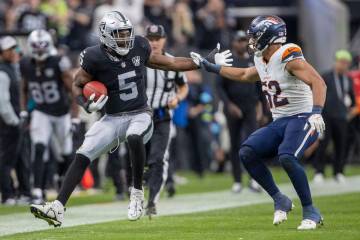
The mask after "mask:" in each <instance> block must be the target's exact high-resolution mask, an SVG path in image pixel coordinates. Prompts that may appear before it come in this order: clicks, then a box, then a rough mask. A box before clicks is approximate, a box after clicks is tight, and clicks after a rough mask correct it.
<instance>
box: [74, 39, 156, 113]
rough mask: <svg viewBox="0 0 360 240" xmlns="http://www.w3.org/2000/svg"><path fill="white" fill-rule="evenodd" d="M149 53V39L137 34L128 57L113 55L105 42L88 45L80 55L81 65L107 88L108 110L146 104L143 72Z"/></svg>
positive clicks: (132, 107) (127, 109) (112, 110)
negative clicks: (103, 43)
mask: <svg viewBox="0 0 360 240" xmlns="http://www.w3.org/2000/svg"><path fill="white" fill-rule="evenodd" d="M150 53H151V47H150V44H149V42H148V41H147V40H146V39H145V38H143V37H140V36H135V42H134V47H133V48H132V49H131V50H130V51H129V53H128V54H127V55H125V56H121V57H120V56H119V57H113V56H111V55H109V53H107V52H106V49H105V47H104V46H103V45H96V46H93V47H89V48H86V49H85V50H84V51H83V52H82V53H81V54H80V65H81V67H82V68H83V69H84V70H85V71H86V72H87V73H89V74H90V75H91V76H92V77H93V79H94V80H97V81H100V82H102V83H103V84H104V85H105V86H106V88H107V90H108V96H109V100H108V101H107V103H106V105H105V111H106V113H108V114H116V113H121V112H129V111H134V110H138V109H141V108H145V107H146V106H147V97H146V87H145V80H144V75H143V74H144V71H145V64H146V62H147V61H148V59H149V57H150Z"/></svg>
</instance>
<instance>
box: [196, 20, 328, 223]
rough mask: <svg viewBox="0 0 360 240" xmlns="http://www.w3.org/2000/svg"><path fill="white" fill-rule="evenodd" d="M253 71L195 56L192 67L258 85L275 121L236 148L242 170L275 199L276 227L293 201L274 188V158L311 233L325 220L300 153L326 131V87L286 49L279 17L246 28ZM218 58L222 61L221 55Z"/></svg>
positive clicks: (295, 49)
mask: <svg viewBox="0 0 360 240" xmlns="http://www.w3.org/2000/svg"><path fill="white" fill-rule="evenodd" d="M247 33H248V37H249V48H250V49H251V50H253V52H254V54H255V56H254V62H255V67H249V68H234V67H228V66H219V65H215V64H212V63H209V62H208V61H206V60H205V59H204V58H202V57H201V56H200V55H199V54H197V53H191V56H192V58H193V60H194V62H196V63H198V64H199V65H201V66H202V67H203V68H205V69H206V70H207V71H209V72H214V73H217V74H220V75H221V76H223V77H226V78H228V79H232V80H237V81H247V82H256V81H259V80H260V81H261V84H262V90H263V92H264V94H265V96H266V98H267V100H268V103H269V107H270V109H271V112H272V116H273V119H274V121H273V122H272V123H270V124H269V125H267V126H265V127H263V128H261V129H259V130H257V131H255V132H254V133H253V134H252V135H251V136H249V138H248V139H247V140H245V141H244V142H243V143H242V145H241V147H240V151H239V154H240V159H241V160H242V162H243V164H244V166H245V168H246V169H247V171H248V172H249V174H250V175H251V177H252V178H253V179H255V180H256V181H257V182H258V183H259V184H260V185H261V186H262V187H263V188H264V189H265V190H266V192H267V193H268V194H269V195H270V196H271V197H272V198H273V200H274V207H275V213H274V221H273V223H274V225H278V224H280V223H281V222H283V221H285V220H286V219H287V214H288V212H290V211H291V209H292V208H293V204H292V201H291V200H290V199H289V198H288V197H287V196H285V195H284V194H282V193H281V192H280V190H279V189H278V187H277V186H276V184H275V182H274V180H273V177H272V175H271V173H270V171H269V169H268V168H267V167H266V166H265V164H264V162H263V161H262V159H264V158H265V157H272V156H276V155H277V156H278V158H279V162H280V163H281V165H282V167H283V168H284V169H285V171H286V172H287V174H288V176H289V178H290V180H291V182H292V184H293V185H294V188H295V190H296V192H297V194H298V196H299V198H300V200H301V204H302V207H303V220H302V221H301V224H300V225H299V226H298V229H299V230H308V229H315V228H316V227H317V225H318V224H322V222H323V218H322V216H321V214H320V212H319V210H318V209H316V208H315V207H314V206H313V203H312V198H311V193H310V188H309V184H308V180H307V177H306V173H305V171H304V169H303V167H302V166H301V165H300V163H299V159H300V158H301V157H302V155H303V153H304V151H305V150H306V148H307V147H309V146H310V145H311V144H312V143H313V142H314V141H315V140H316V138H317V137H318V135H319V134H321V133H322V132H323V131H324V129H325V124H324V121H323V118H322V116H321V111H322V107H323V106H324V102H325V97H326V85H325V83H324V81H323V79H322V78H321V77H320V75H319V74H318V73H317V72H316V70H315V69H314V68H313V67H312V66H311V65H310V64H309V63H308V62H307V61H306V60H305V59H304V57H303V54H302V51H301V48H300V47H299V46H297V45H295V44H285V42H286V25H285V22H284V21H283V20H282V19H281V18H279V17H277V16H259V17H256V18H255V19H254V20H253V21H252V22H251V25H250V27H249V29H248V32H247ZM216 57H218V58H219V57H220V58H221V57H223V56H220V55H217V56H215V58H216Z"/></svg>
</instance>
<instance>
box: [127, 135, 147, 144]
mask: <svg viewBox="0 0 360 240" xmlns="http://www.w3.org/2000/svg"><path fill="white" fill-rule="evenodd" d="M126 139H127V142H128V144H129V145H130V146H138V145H139V144H142V145H144V143H143V137H142V136H140V135H136V134H131V135H129V136H127V138H126Z"/></svg>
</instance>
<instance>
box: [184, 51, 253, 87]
mask: <svg viewBox="0 0 360 240" xmlns="http://www.w3.org/2000/svg"><path fill="white" fill-rule="evenodd" d="M190 56H191V58H192V59H193V61H194V62H195V63H196V64H197V65H198V66H200V67H202V68H204V69H205V70H206V71H208V72H213V73H216V74H219V75H221V76H222V77H225V78H228V79H231V80H235V81H243V82H256V81H259V80H260V77H259V74H258V72H257V70H256V68H255V67H250V68H236V67H231V65H232V64H231V63H232V61H233V59H232V58H231V53H230V51H229V50H227V51H224V52H222V53H217V54H215V64H214V63H211V62H209V61H207V60H206V59H205V58H203V57H202V56H201V55H200V54H198V53H195V52H191V53H190Z"/></svg>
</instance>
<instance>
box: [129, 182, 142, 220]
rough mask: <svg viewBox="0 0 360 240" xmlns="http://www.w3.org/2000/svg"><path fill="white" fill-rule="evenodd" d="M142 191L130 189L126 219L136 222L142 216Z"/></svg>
mask: <svg viewBox="0 0 360 240" xmlns="http://www.w3.org/2000/svg"><path fill="white" fill-rule="evenodd" d="M143 204H144V191H143V190H139V189H136V188H131V193H130V203H129V207H128V219H129V220H130V221H136V220H138V219H140V218H141V216H142V215H143V211H144V210H143V208H144V207H143Z"/></svg>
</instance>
